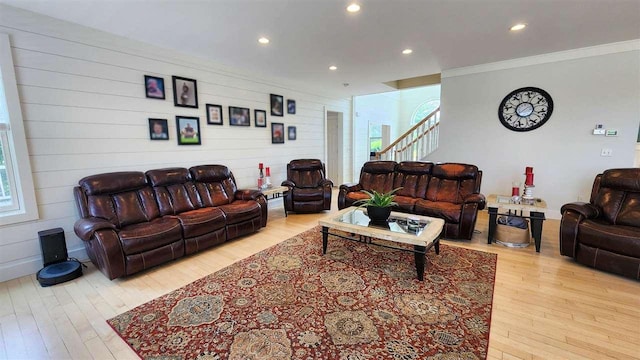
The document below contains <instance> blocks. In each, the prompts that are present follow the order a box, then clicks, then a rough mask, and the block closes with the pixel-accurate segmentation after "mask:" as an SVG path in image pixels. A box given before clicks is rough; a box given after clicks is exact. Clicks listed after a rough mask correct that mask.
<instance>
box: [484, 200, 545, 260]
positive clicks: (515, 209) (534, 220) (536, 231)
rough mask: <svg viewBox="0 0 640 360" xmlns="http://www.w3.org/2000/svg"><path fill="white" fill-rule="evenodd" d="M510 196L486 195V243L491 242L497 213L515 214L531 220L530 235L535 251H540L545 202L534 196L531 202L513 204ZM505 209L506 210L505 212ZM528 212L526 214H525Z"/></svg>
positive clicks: (494, 231)
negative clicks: (487, 231)
mask: <svg viewBox="0 0 640 360" xmlns="http://www.w3.org/2000/svg"><path fill="white" fill-rule="evenodd" d="M510 199H511V197H510V196H502V195H495V194H491V195H489V196H488V197H487V208H488V211H489V235H488V237H487V244H491V243H492V242H493V241H494V239H493V236H494V235H495V233H496V220H497V219H498V215H505V216H517V217H520V218H524V219H530V220H531V237H532V238H533V240H534V241H535V244H536V252H540V242H541V241H542V222H543V221H544V220H545V216H544V211H545V209H546V208H547V203H546V202H545V201H544V200H542V199H540V198H534V199H533V203H532V204H524V203H522V204H514V203H512V202H511V201H510ZM505 211H507V212H506V213H505ZM526 214H528V215H526Z"/></svg>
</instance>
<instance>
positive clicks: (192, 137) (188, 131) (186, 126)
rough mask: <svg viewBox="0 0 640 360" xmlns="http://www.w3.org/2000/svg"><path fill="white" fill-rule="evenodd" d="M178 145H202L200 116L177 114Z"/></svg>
mask: <svg viewBox="0 0 640 360" xmlns="http://www.w3.org/2000/svg"><path fill="white" fill-rule="evenodd" d="M176 131H177V135H178V145H200V144H201V143H202V141H201V134H200V118H199V117H197V116H179V115H178V116H176Z"/></svg>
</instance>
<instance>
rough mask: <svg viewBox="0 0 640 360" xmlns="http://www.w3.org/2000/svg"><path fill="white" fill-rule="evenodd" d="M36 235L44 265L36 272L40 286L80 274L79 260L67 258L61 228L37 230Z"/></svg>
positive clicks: (69, 278)
mask: <svg viewBox="0 0 640 360" xmlns="http://www.w3.org/2000/svg"><path fill="white" fill-rule="evenodd" d="M38 237H39V238H40V249H41V250H42V263H43V266H44V267H43V268H42V269H40V271H38V273H37V274H36V277H37V279H38V282H40V286H42V287H45V286H51V285H55V284H59V283H62V282H65V281H69V280H72V279H75V278H77V277H79V276H81V275H82V266H81V264H80V261H78V260H76V259H72V260H69V259H68V257H69V255H68V253H67V243H66V241H65V240H64V230H63V229H62V228H55V229H49V230H44V231H38Z"/></svg>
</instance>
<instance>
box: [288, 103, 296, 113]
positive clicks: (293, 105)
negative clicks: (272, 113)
mask: <svg viewBox="0 0 640 360" xmlns="http://www.w3.org/2000/svg"><path fill="white" fill-rule="evenodd" d="M295 113H296V101H295V100H291V99H287V114H295Z"/></svg>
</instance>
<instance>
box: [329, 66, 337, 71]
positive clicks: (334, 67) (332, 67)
mask: <svg viewBox="0 0 640 360" xmlns="http://www.w3.org/2000/svg"><path fill="white" fill-rule="evenodd" d="M329 70H334V71H335V70H338V67H337V66H335V65H331V66H329Z"/></svg>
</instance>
